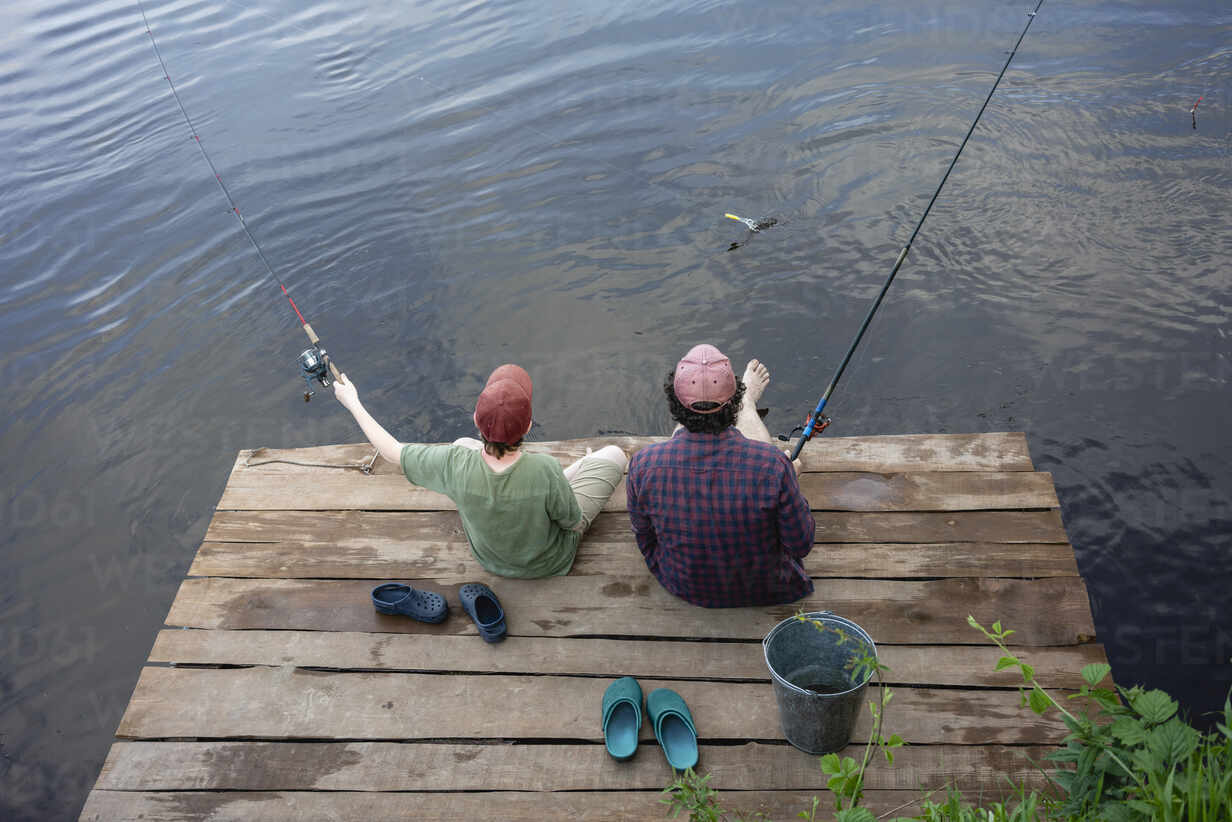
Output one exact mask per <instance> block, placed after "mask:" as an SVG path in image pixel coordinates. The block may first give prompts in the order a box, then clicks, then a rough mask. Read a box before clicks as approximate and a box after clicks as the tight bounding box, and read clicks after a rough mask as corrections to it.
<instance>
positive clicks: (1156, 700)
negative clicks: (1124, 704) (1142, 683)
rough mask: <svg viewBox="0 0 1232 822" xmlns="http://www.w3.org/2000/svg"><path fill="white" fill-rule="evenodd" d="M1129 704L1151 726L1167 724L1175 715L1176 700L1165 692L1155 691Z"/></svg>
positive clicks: (1139, 696)
mask: <svg viewBox="0 0 1232 822" xmlns="http://www.w3.org/2000/svg"><path fill="white" fill-rule="evenodd" d="M1130 704H1131V705H1132V706H1133V708H1134V710H1135V711H1137V712H1138V714H1139V716H1141V717H1142V718H1143V719H1145V720H1146V721H1147V722H1149V723H1151V724H1152V725H1158V724H1160V723H1161V722H1167V721H1168V719H1169V718H1171V716H1172V715H1173V714H1175V713H1176V707H1177V706H1176V700H1174V699H1173V698H1172V697H1170V696H1168V695H1167V694H1166V693H1165V692H1163V691H1161V690H1159V689H1155V690H1151V691H1147V692H1146V693H1143V694H1140V695H1138V696H1137V697H1135V698H1134V699H1133V700H1131V702H1130Z"/></svg>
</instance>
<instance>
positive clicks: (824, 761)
mask: <svg viewBox="0 0 1232 822" xmlns="http://www.w3.org/2000/svg"><path fill="white" fill-rule="evenodd" d="M821 772H822V773H826V774H832V773H840V772H841V769H840V768H839V765H838V754H832V753H828V754H826V755H825V756H823V757H822V758H821Z"/></svg>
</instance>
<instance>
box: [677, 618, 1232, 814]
mask: <svg viewBox="0 0 1232 822" xmlns="http://www.w3.org/2000/svg"><path fill="white" fill-rule="evenodd" d="M797 618H798V619H806V620H808V621H810V622H814V624H815V625H817V627H818V628H819V630H827V631H837V632H838V633H839V634H840V637H839V642H840V643H842V642H846V641H848V640H851V639H853V638H852V637H850V636H848V635H846V634H845V633H843V632H842V631H841V629H838V628H834V627H831V626H826V625H824V624H818V623H817V622H815V621H814V620H810V619H808V618H807V617H806V616H804V615H802V614H798V615H797ZM967 622H968V623H969V624H970V625H971V626H972V627H973V628H975V629H977V630H979V631H980V632H982V633H983V634H984V636H985V637H986V638H987V639H988V640H989V641H991V642H992V643H993V644H995V645H996V646H997V647H998V648H1000V649H1001V652H1002V656H1001V658H1000V659H999V660H998V661H997V664H996V670H998V671H1002V670H1007V669H1010V668H1016V669H1017V670H1018V672H1019V674H1020V675H1021V677H1022V683H1021V684H1020V685H1019V695H1020V700H1021V703H1022V705H1023V706H1024V707H1026V708H1030V709H1031V710H1032V711H1034V712H1035V713H1037V714H1040V715H1043V714H1046V713H1048V712H1050V711H1057V712H1058V714H1059V715H1060V718H1061V720H1062V722H1064V723H1065V726H1066V729H1067V730H1068V732H1069V733H1068V735H1067V736H1066V737H1065V739H1064V745H1063V747H1061V748H1060V749H1059V750H1057V751H1055V752H1054V753H1052V754H1049V755H1048V756H1047V760H1049V761H1050V762H1051V764H1052V765H1053V766H1055V767H1054V768H1052V769H1051V770H1049V771H1045V776H1046V777H1047V778H1048V779H1049V780H1050V782H1051V784H1052V787H1053V789H1054V790H1053V791H1052V792H1051V793H1049V794H1041V793H1040V792H1038V791H1035V790H1031V791H1028V790H1027V789H1026V787H1025V786H1024V785H1023V784H1021V783H1014V782H1012V781H1009V780H1008V778H1007V782H1009V784H1010V785H1011V787H1012V793H1013V798H1012V799H1011V800H1010V801H1006V802H991V803H987V804H983V805H979V806H974V805H971V804H969V803H967V802H966V801H965V800H964V799H963V796H962V794H961V793H960V792H959V791H958V790H957V789H955V788H954V786H953V785H946V786H942V787H941V788H939V789H934V790H933V791H928V792H924V793H922V796H921V800H920V801H921V805H920V807H921V812H920V814H919V815H918V816H914V817H896V818H894V819H893V820H892V821H891V822H913V821H914V822H1034V820H1041V819H1045V820H1064V822H1156V820H1159V822H1232V692H1230V693H1229V696H1228V698H1227V699H1225V700H1224V706H1223V716H1222V717H1221V718H1222V721H1217V722H1216V723H1215V729H1214V730H1212V731H1210V732H1208V733H1205V734H1203V733H1200V732H1199V731H1197V730H1195V729H1194V728H1193V727H1191V726H1190V725H1189V724H1188V723H1187V722H1185V721H1184V720H1183V719H1182V718H1181V717H1180V716H1178V711H1179V706H1178V705H1177V703H1176V701H1175V700H1174V699H1172V697H1170V696H1169V695H1168V694H1167V693H1165V692H1164V691H1161V690H1147V689H1144V688H1141V687H1137V686H1135V687H1132V688H1119V687H1118V688H1109V687H1103V686H1102V685H1101V683H1103V682H1104V680H1105V679H1106V678H1107V676H1108V674H1109V673H1111V669H1110V667H1109V666H1108V665H1106V664H1103V663H1093V664H1091V665H1087V666H1085V667H1084V668H1083V669H1082V680H1083V684H1082V685H1081V686H1080V687H1079V689H1078V690H1077V692H1075V693H1072V694H1067V695H1058V694H1059V693H1060V692H1053V691H1049V690H1047V689H1046V688H1045V687H1044V685H1043V684H1041V683H1040V682H1039V681H1038V680H1037V679H1036V676H1035V669H1034V668H1033V667H1032V666H1031V665H1030V664H1029V663H1027V662H1025V661H1024V660H1023V659H1021V658H1020V657H1018V656H1017V655H1016V654H1015V653H1014V652H1013V651H1011V650H1010V648H1009V646H1008V644H1007V640H1008V638H1009V637H1010V636H1012V635H1013V633H1014V631H1012V630H1010V629H1008V628H1004V627H1002V625H1001V623H1000V622H999V621H998V622H994V623H993V624H992V627H991V628H985V627H984V626H983V625H981V624H980V623H979V622H977V621H976V620H975V619H974V618H973V617H968V618H967ZM861 644H862V645H863V644H864V643H863V642H862V641H861ZM848 670H849V672H851V673H852V675H853V677H854V678H853V680H852V681H856V682H867V681H870V680H871V679H872V678H873V677H876V678H877V689H878V695H879V699H878V700H876V701H870V702H869V710H870V712H871V713H872V716H873V730H872V732H871V733H870V736H869V741H868V744H867V745H865V747H864V753H863V756H862V757H861V758H860V760H859V761H858V762H857V761H856V759H855V758H853V757H850V756H844V757H840V756H839V755H838V754H826V755H825V756H823V757H821V758H820V760H819V761H820V765H821V771H822V774H823V776H825V777H826V787H827V789H828V790H829V791H830V792H831V793H832V794H833V796H834V800H835V809H834V810H835V813H834V818H835V819H836V820H837V822H877V819H878V817H875V816H874V815H873V814H872V813H871V812H870V811H869V810H868V809H867V808H864V807H862V806H861V805H860V803H861V801H862V800H863V798H864V775H865V772H866V770H867V768H868V766H869V764H870V760H871V758H872V755H873V753H874V752H875V750H881V751H882V753H883V754H884V755H885V758H886V762H887V764H889V765H891V766H892V765H893V763H894V750H895V749H896V748H898V747H899V746H901V745H902V744H903V741H902V739H900V738H899V737H898V735H897V734H895V735H892V736H890V738H889V739H886V738H885V737H884V736H883V731H882V727H883V725H884V717H885V709H886V705H888V704H889V702H890V700H891V698H892V696H893V694H892V693H891V691H890V689H889V687H888V686H886V685H885V683H884V682H883V681H882V673H883V672H884V671H887V670H888V668H886V667H885V666H884V665H882V664H881V663H880V662H878V661H877V659H876V658H875V656H873V654H872V653H871V649H870V648H867V647H865V651H864V652H863V653H860V654H856V655H855V658H854V659H853V660H852V661H851V662H850V663H849V666H848ZM1067 705H1072V706H1073V707H1072V709H1071V708H1070V707H1067ZM1041 770H1042V769H1041ZM709 781H710V776H709V775H706V776H698V775H697V774H696V773H694V772H693V771H692V770H689V771H686V772H685V773H684V774H683V775H681V776H679V777H677V779H676V780H675V781H674V782H673V783H672V784H671V785H669V786H668V787H667V788H666V789H665V790H664V792H663V793H664V796H663V797H662V798H661V801H662V802H664V803H665V804H667V805H668V806H669V809H670V812H671V815H672V816H673V817H677V816H679V815H680V814H681V813H682V812H685V811H687V812H688V814H689V819H690V822H737V820H738V819H739V817H736V816H733V815H730V814H729V813H728V812H727V811H725V810H724V809H723V807H722V805H721V804H720V803H719V799H718V791H717V790H715V789H714V788H711V787H710V784H709ZM940 790H944V791H945V799H944V801H934V800H933V799H932V796H933V794H934V793H937V792H938V791H940ZM821 805H822V802H821V800H820V799H819V798H818V797H816V796H814V797H813V798H812V805H811V807H809V808H806V809H805V810H802V811H800V813H799V814H798V816H799V818H801V819H806V820H809V822H816V820H817V816H818V810H819V808H820V807H821ZM891 813H893V811H891V812H890V813H887V814H884V815H883V817H882V818H886V817H889V816H890V814H891ZM757 818H764V817H762V816H761V814H758V815H757Z"/></svg>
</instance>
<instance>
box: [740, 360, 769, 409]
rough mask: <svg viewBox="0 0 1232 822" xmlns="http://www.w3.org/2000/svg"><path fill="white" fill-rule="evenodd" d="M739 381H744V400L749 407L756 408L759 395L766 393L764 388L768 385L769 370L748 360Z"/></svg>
mask: <svg viewBox="0 0 1232 822" xmlns="http://www.w3.org/2000/svg"><path fill="white" fill-rule="evenodd" d="M741 379H742V380H743V381H744V398H745V400H746V401H747V402H748V403H749V406H750V407H752V408H756V407H757V403H758V402H759V401H760V400H761V395H762V394H764V393H765V392H766V386H768V385H769V384H770V369H768V368H766V366H764V365H762V364H761V362H760V361H758V360H749V364H748V365H747V366H745V369H744V376H743V377H742V378H741Z"/></svg>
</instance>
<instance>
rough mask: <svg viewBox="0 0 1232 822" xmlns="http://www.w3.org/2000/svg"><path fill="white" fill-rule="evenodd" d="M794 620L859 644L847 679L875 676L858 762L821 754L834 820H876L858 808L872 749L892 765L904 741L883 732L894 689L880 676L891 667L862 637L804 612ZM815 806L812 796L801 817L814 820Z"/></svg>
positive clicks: (861, 680)
mask: <svg viewBox="0 0 1232 822" xmlns="http://www.w3.org/2000/svg"><path fill="white" fill-rule="evenodd" d="M796 619H798V620H800V621H801V622H808V623H810V624H812V626H813V627H814V628H816V629H817V630H819V631H822V632H827V631H828V632H832V633H834V634H836V635H837V636H838V644H839V645H843V644H845V643H847V642H856V643H858V646H859V647H858V650H857V652H856V653H854V654H852V655H851V657H850V659H849V660H848V661H847V663H846V669H847V671H848V674H849V681H851V682H854V683H856V684H864V683H866V682H868V681H870V680H871V679H873V678H874V677H876V679H877V685H876V688H877V697H878V698H877V701H870V702H869V703H868V709H869V711H870V712H871V713H872V716H873V728H872V731H870V733H869V738H868V744H866V745H865V746H864V753H863V755H862V756H861V757H860V762H859V764H857V763H856V760H855V759H854V758H853V757H850V756H844V757H841V758H840V757H839V755H838V754H835V753H829V754H826V755H824V756H822V757H821V772H822V773H823V774H825V775H826V776H827V777H828V779H827V780H826V789H827V790H829V791H830V793H832V794H833V795H834V810H835V819H836V820H837V822H875V820H876V817H874V816H873V815H872V813H870V812H869V811H868V810H867V809H865V808H861V807H860V802H861V800H863V799H864V772H865V771H866V770H867V769H868V764H869V760H870V759H871V758H872V755H873V752H874V751H877V750H880V751H881V752H882V754H883V755H884V756H885V759H886V762H887V763H888V764H890V765H893V764H894V749H895V748H900V747H902V746H903V745H904V744H906V743H904V742H903V739H902V737H900V736H899V735H898V734H892V735H891V736H890V737H889V738H888V739H887V738H886V737H885V736H884V735H883V731H882V728H883V726H884V724H885V709H886V706H887V705H889V704H890V700H891V699H893V697H894V694H893V692H892V691H891V690H890V687H889V686H888V685H886V684H885V681H884V679H883V677H882V675H883V674H884V673H885V672H886V671H888V670H890V669H889V667H888V666H886V665H884V664H882V662H881V661H880V660H879V659H877V655H876V653H875V651H874V650H873V648H872V647H871V646H870V645H868V644H867V643H866V642H864V641H863V640H861V639H858V638H856V637H852V636H851V635H850V634H848V633H847V632H846V631H844V630H843V629H842V628H838V627H836V626H833V625H827V624H826V623H824V622H822V621H821V620H818V619H813V618H811V617H809V616H808V615H807V614H803V613H799V614H796ZM817 805H818V800H817V798H816V797H814V798H813V807H812V809H811V810H809V811H801V812H800V817H801V818H802V819H807V820H809V822H814V820H815V819H816V817H817Z"/></svg>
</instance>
